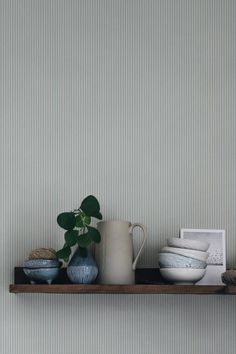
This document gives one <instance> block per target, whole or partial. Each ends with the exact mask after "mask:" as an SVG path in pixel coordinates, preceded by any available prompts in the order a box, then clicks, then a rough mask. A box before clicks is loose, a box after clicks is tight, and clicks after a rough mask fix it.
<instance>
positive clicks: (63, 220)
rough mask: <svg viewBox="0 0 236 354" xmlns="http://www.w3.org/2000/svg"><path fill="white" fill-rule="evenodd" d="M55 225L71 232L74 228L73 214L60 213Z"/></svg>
mask: <svg viewBox="0 0 236 354" xmlns="http://www.w3.org/2000/svg"><path fill="white" fill-rule="evenodd" d="M57 223H58V225H59V226H61V227H62V228H63V229H65V230H72V229H73V228H74V227H75V214H74V213H72V212H70V213H61V214H59V215H58V217H57Z"/></svg>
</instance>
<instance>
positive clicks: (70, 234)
mask: <svg viewBox="0 0 236 354" xmlns="http://www.w3.org/2000/svg"><path fill="white" fill-rule="evenodd" d="M77 240H78V231H76V230H70V231H66V232H65V241H66V245H67V246H70V247H72V246H74V245H75V244H76V243H77Z"/></svg>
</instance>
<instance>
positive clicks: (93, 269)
mask: <svg viewBox="0 0 236 354" xmlns="http://www.w3.org/2000/svg"><path fill="white" fill-rule="evenodd" d="M67 275H68V278H69V279H70V281H71V282H72V283H75V284H91V283H93V282H94V281H95V279H96V278H97V275H98V267H97V264H96V262H95V260H94V258H93V256H92V254H91V252H90V251H89V250H88V249H81V248H78V249H77V250H76V252H75V253H74V255H73V257H72V258H71V260H70V262H69V264H68V267H67Z"/></svg>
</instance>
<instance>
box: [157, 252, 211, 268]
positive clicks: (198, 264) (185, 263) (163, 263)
mask: <svg viewBox="0 0 236 354" xmlns="http://www.w3.org/2000/svg"><path fill="white" fill-rule="evenodd" d="M158 258H159V265H160V268H196V269H204V268H206V266H207V264H206V262H203V261H199V260H198V259H194V258H190V257H185V256H181V255H178V254H174V253H159V255H158Z"/></svg>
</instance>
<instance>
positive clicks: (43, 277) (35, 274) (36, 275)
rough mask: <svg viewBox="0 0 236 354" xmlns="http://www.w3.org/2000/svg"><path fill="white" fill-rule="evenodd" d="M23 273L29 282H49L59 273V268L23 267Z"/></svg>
mask: <svg viewBox="0 0 236 354" xmlns="http://www.w3.org/2000/svg"><path fill="white" fill-rule="evenodd" d="M23 270H24V273H25V274H26V275H27V277H28V278H29V280H30V283H31V284H35V283H48V284H51V283H52V281H53V280H54V279H56V278H57V277H58V275H59V271H60V268H59V267H54V268H23Z"/></svg>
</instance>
